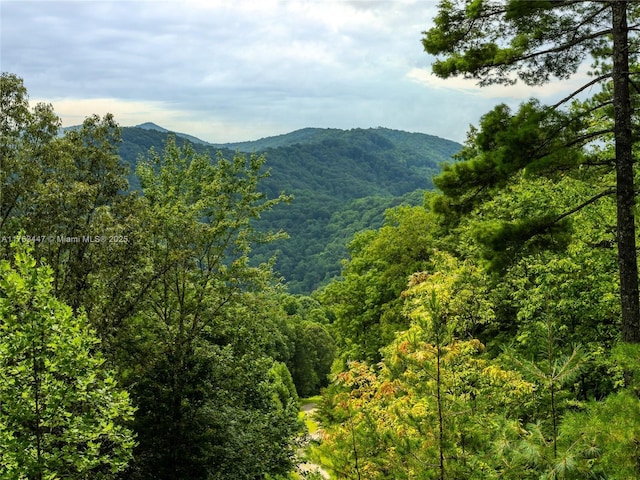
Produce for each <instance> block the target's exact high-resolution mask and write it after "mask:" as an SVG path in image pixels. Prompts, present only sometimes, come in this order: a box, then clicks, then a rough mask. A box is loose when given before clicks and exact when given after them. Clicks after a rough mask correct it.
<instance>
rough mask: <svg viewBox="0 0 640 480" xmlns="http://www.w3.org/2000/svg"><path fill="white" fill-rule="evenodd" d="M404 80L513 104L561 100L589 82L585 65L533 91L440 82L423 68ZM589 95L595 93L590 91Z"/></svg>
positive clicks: (453, 80)
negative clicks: (533, 99)
mask: <svg viewBox="0 0 640 480" xmlns="http://www.w3.org/2000/svg"><path fill="white" fill-rule="evenodd" d="M406 77H407V78H408V79H409V80H411V81H413V82H416V83H418V84H420V85H423V86H425V87H427V88H429V89H436V90H451V91H456V92H460V93H463V94H467V95H472V96H480V97H484V98H491V99H503V100H512V101H513V100H525V99H528V98H531V97H536V98H540V99H542V100H545V101H549V102H555V101H559V100H561V99H562V98H564V97H565V96H567V95H568V94H569V93H570V92H572V91H575V90H577V89H579V88H580V87H582V86H583V85H585V84H587V83H588V82H589V81H590V80H591V77H590V76H589V75H588V67H587V66H586V65H585V66H583V67H582V68H580V70H579V71H578V72H577V73H576V74H575V75H574V76H573V77H571V78H570V79H568V80H562V81H555V82H551V83H548V84H545V85H541V86H533V87H530V86H528V85H525V84H524V83H523V82H521V81H518V82H517V83H515V84H514V85H489V86H485V87H480V86H479V85H478V84H477V80H473V79H465V78H462V77H450V78H446V79H445V78H439V77H437V76H436V75H434V74H433V73H431V71H430V70H428V69H426V68H412V69H410V70H409V71H408V72H407V74H406ZM590 93H594V92H593V91H590Z"/></svg>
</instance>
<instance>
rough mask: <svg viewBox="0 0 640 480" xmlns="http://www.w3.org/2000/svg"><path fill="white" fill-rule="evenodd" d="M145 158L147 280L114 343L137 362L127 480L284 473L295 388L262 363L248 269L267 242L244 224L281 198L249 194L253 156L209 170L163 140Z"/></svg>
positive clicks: (259, 313)
mask: <svg viewBox="0 0 640 480" xmlns="http://www.w3.org/2000/svg"><path fill="white" fill-rule="evenodd" d="M150 156H151V158H150V160H149V161H146V162H141V163H140V164H139V166H138V172H139V175H140V178H141V185H142V188H143V191H144V198H143V200H144V204H145V205H146V208H147V209H148V212H149V218H150V219H151V221H150V223H149V230H148V231H147V236H148V239H149V242H150V244H151V246H152V247H151V249H150V251H149V261H150V264H149V268H150V269H151V271H150V272H149V275H150V276H151V278H153V279H155V280H154V282H153V283H152V284H151V286H150V287H149V288H148V290H147V291H146V295H145V297H144V298H143V299H140V300H139V302H138V305H137V307H138V310H137V314H136V315H135V316H134V317H132V318H131V320H130V321H129V322H128V323H127V328H126V329H123V330H122V331H121V332H120V338H119V340H118V341H119V343H120V344H121V345H128V348H127V353H128V354H129V355H131V354H132V353H135V356H134V358H137V359H138V364H137V365H136V366H135V367H134V366H133V365H132V364H131V363H130V361H127V362H126V364H127V365H128V368H131V369H132V371H131V372H129V373H127V378H129V379H130V382H131V385H130V388H131V391H132V396H133V398H134V399H135V400H136V402H137V403H138V404H139V406H140V409H139V413H138V415H136V419H135V424H134V425H135V427H136V429H137V431H138V438H139V447H138V448H137V449H136V452H135V453H136V457H135V462H134V464H133V468H132V469H131V471H130V478H147V477H148V476H149V475H150V474H153V475H160V476H162V477H164V478H180V479H187V478H192V479H196V478H238V479H244V478H255V477H256V476H259V475H263V474H265V473H272V474H278V473H286V472H287V471H288V470H289V469H290V467H291V461H292V456H293V452H292V445H291V442H292V440H293V437H294V436H295V434H296V432H297V430H298V428H299V425H298V421H297V406H296V402H295V398H296V397H295V391H294V390H293V389H292V388H291V387H292V385H290V378H289V377H287V376H285V375H283V373H284V372H282V368H278V367H274V366H273V359H272V358H271V357H270V356H269V353H275V352H272V351H270V349H271V348H272V343H273V342H276V343H277V341H278V340H277V339H275V338H274V337H275V335H274V334H273V333H272V332H271V331H270V329H272V328H273V329H274V330H276V331H277V328H275V325H274V324H273V323H272V320H271V319H270V318H269V315H270V314H271V313H272V309H271V307H270V303H268V302H264V306H262V303H263V302H262V301H263V300H264V298H263V292H265V291H268V290H269V289H270V284H271V272H270V266H269V265H266V264H263V265H259V266H252V265H250V262H249V255H250V252H251V246H252V244H254V243H256V242H264V241H269V240H271V239H272V238H274V236H273V235H270V234H264V233H259V232H256V231H255V230H254V229H253V228H252V227H251V221H252V220H254V219H256V218H258V217H259V216H260V214H261V213H262V212H263V211H265V210H267V209H269V208H271V207H272V206H273V205H275V204H276V203H278V202H279V201H281V200H285V199H286V198H285V197H284V196H283V197H280V198H278V199H273V200H269V199H267V198H266V197H265V195H264V194H262V193H260V192H259V191H258V190H257V185H258V182H259V181H260V180H261V178H263V175H264V174H263V173H261V171H262V165H263V162H264V158H263V157H258V156H255V155H253V156H251V157H250V158H248V159H247V158H246V157H245V156H244V155H240V154H237V155H235V156H234V158H233V159H232V160H227V159H225V158H224V157H222V156H221V155H219V156H218V158H217V160H216V161H215V162H212V161H211V159H210V158H209V156H208V155H207V154H198V153H196V152H195V151H194V150H193V149H192V148H190V147H188V146H187V147H185V148H183V149H180V148H178V147H177V146H176V144H175V142H174V141H173V140H170V141H169V142H168V144H167V146H166V148H165V150H164V152H163V153H162V155H158V154H156V153H155V152H153V151H152V152H151V154H150ZM141 332H143V335H141ZM276 365H277V364H276Z"/></svg>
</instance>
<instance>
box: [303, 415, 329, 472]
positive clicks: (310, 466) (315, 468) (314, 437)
mask: <svg viewBox="0 0 640 480" xmlns="http://www.w3.org/2000/svg"><path fill="white" fill-rule="evenodd" d="M316 409H317V405H316V404H315V403H307V404H305V405H303V406H302V408H301V410H302V412H304V415H305V417H310V418H313V415H314V414H315V412H316ZM306 437H307V438H305V439H304V442H303V447H304V448H306V447H307V446H308V445H309V442H311V441H320V439H321V438H322V431H321V430H320V429H319V428H318V430H316V431H315V432H313V433H311V434H308V435H306ZM298 470H299V471H300V473H317V474H319V475H320V476H321V477H322V478H327V479H330V478H331V477H330V476H329V474H328V473H327V472H326V471H325V470H324V469H323V468H322V467H321V466H320V465H316V464H315V463H311V462H304V463H299V464H298Z"/></svg>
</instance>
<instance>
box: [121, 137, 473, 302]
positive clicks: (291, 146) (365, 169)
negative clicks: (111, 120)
mask: <svg viewBox="0 0 640 480" xmlns="http://www.w3.org/2000/svg"><path fill="white" fill-rule="evenodd" d="M167 135H169V133H168V132H167V131H166V130H165V129H162V127H158V126H157V125H155V124H142V125H141V126H138V127H125V128H123V132H122V137H123V143H122V145H121V147H120V155H121V156H122V158H123V160H124V161H125V162H127V163H129V164H130V165H131V168H132V171H134V170H135V165H136V163H137V159H138V157H139V155H144V154H146V153H147V152H148V151H149V149H150V148H151V147H153V148H155V149H156V150H157V151H162V149H163V148H164V144H165V142H166V139H167ZM176 136H179V137H181V138H182V141H185V142H189V141H190V139H189V138H188V137H189V136H186V135H184V134H180V135H179V134H176ZM200 142H202V141H200ZM200 142H192V143H193V147H194V148H195V149H196V150H197V151H205V150H208V151H210V152H211V154H212V156H214V155H215V153H216V152H217V151H222V153H223V155H225V156H227V157H231V156H232V155H233V154H234V151H236V150H240V151H247V152H257V153H264V154H265V155H266V157H267V167H268V168H269V169H270V171H271V176H270V177H269V178H267V179H265V180H264V182H263V184H262V188H263V190H264V191H265V193H267V194H268V195H269V197H275V196H277V195H279V194H280V192H283V191H284V192H286V193H288V194H292V195H294V197H295V198H294V200H293V202H292V203H291V204H290V205H280V206H278V207H276V208H275V209H274V210H273V211H272V212H268V213H266V214H264V215H263V218H262V219H261V220H260V222H259V224H258V225H257V226H258V228H260V229H264V230H279V229H283V230H285V231H286V232H287V233H288V234H289V236H290V238H289V239H288V240H286V241H282V242H278V243H277V244H275V245H272V246H269V247H268V248H265V247H262V246H260V247H257V248H256V249H255V251H254V253H255V254H256V256H257V258H258V259H262V260H264V259H267V258H268V257H270V256H271V255H273V254H274V253H276V252H277V253H278V261H277V263H276V270H277V271H278V272H279V273H280V274H281V275H283V276H284V277H285V279H286V280H287V282H288V284H289V288H290V290H291V291H292V292H294V293H309V292H311V291H313V290H314V289H316V288H317V287H318V286H319V285H321V284H323V283H326V282H328V281H329V280H331V278H333V277H335V276H336V275H338V274H339V273H340V260H342V259H343V258H345V257H346V255H347V250H346V243H347V241H348V240H349V238H350V237H351V236H352V235H353V234H354V233H356V232H357V231H360V230H363V229H368V228H378V227H379V226H380V225H381V224H382V220H383V213H384V211H385V210H386V209H387V208H390V207H392V206H395V205H398V204H400V203H410V204H414V205H415V204H417V203H420V202H421V201H422V194H421V193H419V192H418V193H412V192H416V191H424V190H429V189H432V188H433V184H432V181H431V178H432V176H433V175H434V174H436V173H438V172H439V170H440V165H441V163H442V162H445V161H448V160H450V159H451V155H453V154H454V153H455V152H457V151H458V150H459V149H460V147H461V146H460V145H459V144H458V143H455V142H452V141H450V140H445V139H442V138H438V137H434V136H431V135H425V134H421V133H408V132H403V131H398V130H390V129H386V128H374V129H352V130H338V129H317V128H306V129H303V130H297V131H295V132H292V133H289V134H286V135H279V136H276V137H269V138H263V139H260V140H256V141H251V142H241V143H233V144H223V145H211V144H206V143H204V142H202V143H200ZM179 143H180V142H179ZM130 183H131V188H134V189H137V188H139V184H138V182H137V179H136V178H135V176H133V175H132V176H131V177H130Z"/></svg>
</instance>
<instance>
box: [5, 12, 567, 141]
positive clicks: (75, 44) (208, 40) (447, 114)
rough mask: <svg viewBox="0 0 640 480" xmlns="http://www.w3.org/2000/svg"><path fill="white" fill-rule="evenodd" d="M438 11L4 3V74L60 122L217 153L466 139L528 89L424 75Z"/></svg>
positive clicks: (553, 87) (427, 65) (557, 86)
mask: <svg viewBox="0 0 640 480" xmlns="http://www.w3.org/2000/svg"><path fill="white" fill-rule="evenodd" d="M436 8H437V2H435V1H412V0H393V1H377V0H235V1H228V0H181V1H178V0H165V1H146V0H101V1H56V0H51V1H31V0H27V1H12V0H2V15H1V16H0V56H1V58H2V69H3V70H6V71H10V72H13V73H16V74H18V75H20V76H21V77H23V78H24V80H25V84H26V86H27V88H28V89H29V92H30V93H31V95H32V97H33V98H38V99H45V100H47V101H51V102H52V103H53V104H54V106H55V107H56V108H57V109H58V110H59V111H60V110H62V111H61V112H60V113H61V115H62V117H63V119H64V121H65V123H68V122H77V121H78V120H81V119H80V118H79V117H83V116H86V115H88V114H91V113H106V111H110V112H112V113H114V114H115V115H116V119H117V120H118V121H119V122H120V123H121V124H123V125H133V124H136V123H141V122H143V121H153V122H155V123H158V124H160V125H163V126H165V127H166V128H170V129H174V130H179V131H183V132H185V133H192V134H194V135H197V136H200V137H202V138H204V139H207V140H211V141H215V142H223V141H237V140H248V139H252V138H259V137H262V136H266V135H270V134H276V133H285V132H287V131H290V130H292V129H295V128H302V127H307V126H321V127H339V128H354V127H367V126H386V127H390V128H398V129H405V130H411V131H422V132H425V133H433V134H437V135H440V136H445V137H448V138H453V139H463V138H464V135H465V132H464V130H465V129H466V127H467V125H468V124H469V123H473V122H475V121H476V120H477V119H478V118H479V117H480V115H481V114H482V113H484V112H485V111H487V110H489V109H490V108H491V106H492V103H497V101H498V100H500V99H501V98H504V97H507V98H509V95H513V96H521V95H524V94H525V92H524V90H522V91H515V90H514V91H513V92H507V91H504V90H502V91H497V90H492V89H489V90H486V89H485V90H479V89H477V88H475V87H474V86H469V85H468V84H466V83H462V82H459V81H457V80H452V81H446V82H444V81H441V80H438V79H436V78H435V77H432V76H431V75H429V74H428V73H427V72H428V68H429V57H428V56H427V55H426V54H425V53H424V52H423V50H422V45H421V43H420V38H421V32H422V31H423V30H425V29H427V28H428V27H429V24H430V21H431V18H432V17H433V15H434V13H435V10H436ZM545 88H550V89H558V90H562V89H563V88H564V87H563V86H561V85H556V84H554V85H553V86H549V87H545ZM547 91H548V90H545V92H547ZM528 95H530V93H529V94H528ZM67 112H68V113H67ZM145 115H149V117H147V118H143V117H144V116H145Z"/></svg>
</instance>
